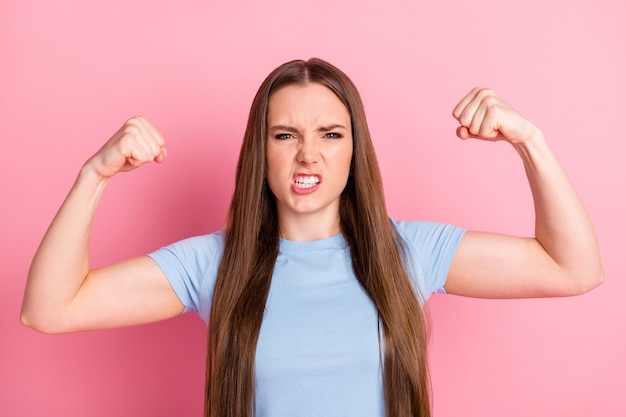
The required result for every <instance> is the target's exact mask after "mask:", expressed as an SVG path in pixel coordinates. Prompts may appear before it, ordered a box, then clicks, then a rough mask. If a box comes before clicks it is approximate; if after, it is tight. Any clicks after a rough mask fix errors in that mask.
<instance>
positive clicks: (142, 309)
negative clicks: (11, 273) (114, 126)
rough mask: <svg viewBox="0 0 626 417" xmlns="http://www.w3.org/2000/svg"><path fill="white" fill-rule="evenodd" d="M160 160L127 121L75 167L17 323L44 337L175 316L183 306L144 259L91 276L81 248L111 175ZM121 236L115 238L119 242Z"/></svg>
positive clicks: (143, 127) (147, 138)
mask: <svg viewBox="0 0 626 417" xmlns="http://www.w3.org/2000/svg"><path fill="white" fill-rule="evenodd" d="M166 155H167V151H166V149H165V146H164V140H163V137H162V136H161V135H160V133H159V132H158V131H157V130H156V129H155V128H154V127H153V126H152V125H151V124H150V123H149V122H148V121H147V120H145V119H143V118H141V117H133V118H131V119H129V120H128V121H127V122H126V123H125V124H124V125H123V126H122V127H121V128H120V130H118V131H117V132H116V133H115V134H114V135H113V136H112V137H111V139H109V141H108V142H107V143H106V144H105V145H104V146H103V147H102V148H101V149H100V150H99V151H98V152H97V153H96V154H95V155H94V156H93V157H91V158H90V159H89V160H88V161H87V162H86V163H85V165H84V166H83V167H82V169H81V171H80V173H79V175H78V177H77V179H76V181H75V183H74V185H73V187H72V189H71V191H70V192H69V194H68V195H67V197H66V199H65V201H64V202H63V204H62V206H61V208H60V209H59V211H58V213H57V215H56V216H55V218H54V220H53V221H52V223H51V224H50V227H49V228H48V231H47V232H46V234H45V235H44V238H43V240H42V241H41V244H40V246H39V248H38V250H37V252H36V253H35V257H34V258H33V261H32V264H31V267H30V271H29V273H28V280H27V283H26V290H25V293H24V300H23V303H22V312H21V321H22V323H23V324H24V325H25V326H28V327H31V328H33V329H36V330H38V331H41V332H44V333H65V332H73V331H82V330H94V329H102V328H111V327H120V326H128V325H134V324H140V323H147V322H151V321H157V320H162V319H165V318H169V317H172V316H175V315H177V314H180V313H181V312H182V311H183V308H184V307H183V305H182V303H181V302H180V300H179V299H178V297H177V296H176V294H175V293H174V290H173V289H172V288H171V286H170V284H169V282H168V281H167V279H166V277H165V275H164V274H163V272H162V271H161V269H160V268H159V267H158V266H157V264H156V263H155V262H154V261H153V260H152V259H150V258H148V257H147V256H142V257H138V258H133V259H129V260H127V261H123V262H120V263H117V264H113V265H110V266H107V267H104V268H99V269H95V270H91V269H90V268H89V260H88V253H87V250H88V244H89V235H90V230H91V225H92V223H93V218H94V214H95V211H96V207H97V205H98V202H99V200H100V197H101V195H102V192H103V190H104V188H105V187H106V184H107V183H108V182H109V180H110V179H111V178H112V177H113V176H114V175H115V174H117V173H118V172H123V171H130V170H132V169H135V168H137V167H139V166H141V165H142V164H144V163H146V162H151V161H155V162H159V163H160V162H162V161H163V160H164V159H165V157H166ZM123 233H125V231H120V234H123Z"/></svg>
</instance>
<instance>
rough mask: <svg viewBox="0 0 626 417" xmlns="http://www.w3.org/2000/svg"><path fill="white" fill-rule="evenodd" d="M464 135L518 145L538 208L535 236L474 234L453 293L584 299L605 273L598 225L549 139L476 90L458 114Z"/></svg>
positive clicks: (463, 247) (451, 284)
mask: <svg viewBox="0 0 626 417" xmlns="http://www.w3.org/2000/svg"><path fill="white" fill-rule="evenodd" d="M453 116H454V117H455V118H456V119H457V120H458V121H459V122H460V124H461V126H460V127H459V128H458V129H457V136H459V137H460V138H461V139H468V138H475V139H482V140H489V141H497V140H504V141H507V142H509V143H511V144H512V145H513V147H514V148H515V149H516V150H517V152H518V153H519V155H520V156H521V158H522V161H523V162H524V167H525V169H526V175H527V176H528V181H529V183H530V188H531V191H532V195H533V200H534V204H535V217H536V218H535V237H534V238H523V237H515V236H506V235H499V234H493V233H483V232H473V231H468V232H467V233H466V234H465V236H464V237H463V238H462V240H461V243H460V244H459V248H458V250H457V252H456V254H455V256H454V259H453V261H452V265H451V267H450V271H449V274H448V280H447V282H446V284H445V289H446V292H448V293H450V294H457V295H464V296H470V297H483V298H519V297H551V296H566V295H576V294H582V293H584V292H587V291H589V290H591V289H592V288H594V287H596V286H598V285H599V284H601V283H602V282H603V280H604V272H603V268H602V262H601V259H600V251H599V247H598V241H597V238H596V234H595V231H594V228H593V224H592V222H591V219H590V218H589V215H588V213H587V210H586V209H585V207H584V205H583V203H582V201H581V199H580V197H579V196H578V194H577V193H576V190H574V187H573V186H572V184H571V183H570V181H569V179H568V178H567V175H566V174H565V172H564V171H563V169H562V168H561V166H560V164H559V162H558V161H557V160H556V158H555V156H554V154H553V153H552V151H551V150H550V148H549V147H548V144H547V143H546V141H545V138H544V136H543V133H542V132H541V131H540V130H539V129H538V128H537V127H536V126H535V125H534V124H532V123H531V122H530V121H528V120H526V119H525V118H524V117H522V116H521V115H520V114H519V113H518V112H517V111H515V110H514V109H513V108H511V107H510V106H509V105H507V104H506V103H504V102H503V101H502V100H500V99H499V98H498V97H496V95H495V94H494V93H493V91H491V90H489V89H483V88H475V89H473V90H472V91H471V92H470V93H469V94H468V95H467V96H465V98H463V100H461V102H459V104H458V105H457V106H456V107H455V108H454V111H453Z"/></svg>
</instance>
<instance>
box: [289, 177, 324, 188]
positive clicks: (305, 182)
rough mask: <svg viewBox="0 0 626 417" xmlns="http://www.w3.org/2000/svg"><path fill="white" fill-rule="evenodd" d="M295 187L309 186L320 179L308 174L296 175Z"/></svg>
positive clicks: (317, 182) (314, 184)
mask: <svg viewBox="0 0 626 417" xmlns="http://www.w3.org/2000/svg"><path fill="white" fill-rule="evenodd" d="M295 183H296V187H298V188H311V187H313V186H316V185H317V184H319V183H320V179H319V178H318V177H315V176H312V175H309V176H302V177H298V178H296V180H295Z"/></svg>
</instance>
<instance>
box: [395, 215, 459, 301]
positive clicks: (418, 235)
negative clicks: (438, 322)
mask: <svg viewBox="0 0 626 417" xmlns="http://www.w3.org/2000/svg"><path fill="white" fill-rule="evenodd" d="M392 222H393V224H394V225H395V227H396V229H397V230H398V232H399V233H400V236H401V237H402V238H403V239H404V242H405V244H406V247H407V249H408V253H407V254H406V255H407V257H408V260H409V261H411V265H409V266H408V267H409V268H410V269H411V270H412V271H411V272H412V273H411V275H412V279H413V280H414V282H415V284H416V285H417V287H418V289H419V292H420V296H421V297H422V301H423V302H425V301H426V300H427V299H428V298H429V297H430V295H431V294H436V293H445V290H444V288H443V286H444V284H445V283H446V279H447V277H448V271H449V270H450V265H451V264H452V259H453V258H454V254H455V253H456V250H457V248H458V246H459V243H460V242H461V238H462V237H463V235H464V234H465V229H463V228H460V227H456V226H452V225H449V224H445V223H436V222H430V221H398V222H394V221H393V220H392Z"/></svg>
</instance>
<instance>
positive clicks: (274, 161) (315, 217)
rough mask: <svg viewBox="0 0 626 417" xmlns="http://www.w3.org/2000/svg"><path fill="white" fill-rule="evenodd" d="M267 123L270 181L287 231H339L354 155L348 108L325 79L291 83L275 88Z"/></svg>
mask: <svg viewBox="0 0 626 417" xmlns="http://www.w3.org/2000/svg"><path fill="white" fill-rule="evenodd" d="M267 125H268V133H269V134H268V138H267V151H266V157H267V167H268V168H267V182H268V184H269V186H270V189H271V190H272V193H273V194H274V196H275V197H276V202H277V204H276V205H277V210H278V219H279V227H280V231H281V236H282V237H283V238H285V239H288V240H297V241H310V240H317V239H322V238H324V237H329V236H332V235H335V234H337V233H339V232H340V231H341V229H340V226H339V196H340V194H341V192H342V191H343V189H344V188H345V186H346V183H347V181H348V176H349V175H350V160H351V159H352V127H351V122H350V114H349V113H348V110H347V109H346V107H345V106H344V105H343V103H342V102H341V101H339V99H338V98H337V96H336V95H335V94H334V93H333V92H332V91H330V90H329V89H328V88H326V87H324V86H322V85H321V84H316V83H311V84H308V85H306V86H299V85H290V86H287V87H283V88H281V89H280V90H278V91H276V92H275V93H274V94H273V96H272V102H271V105H270V108H269V111H268V115H267Z"/></svg>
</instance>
